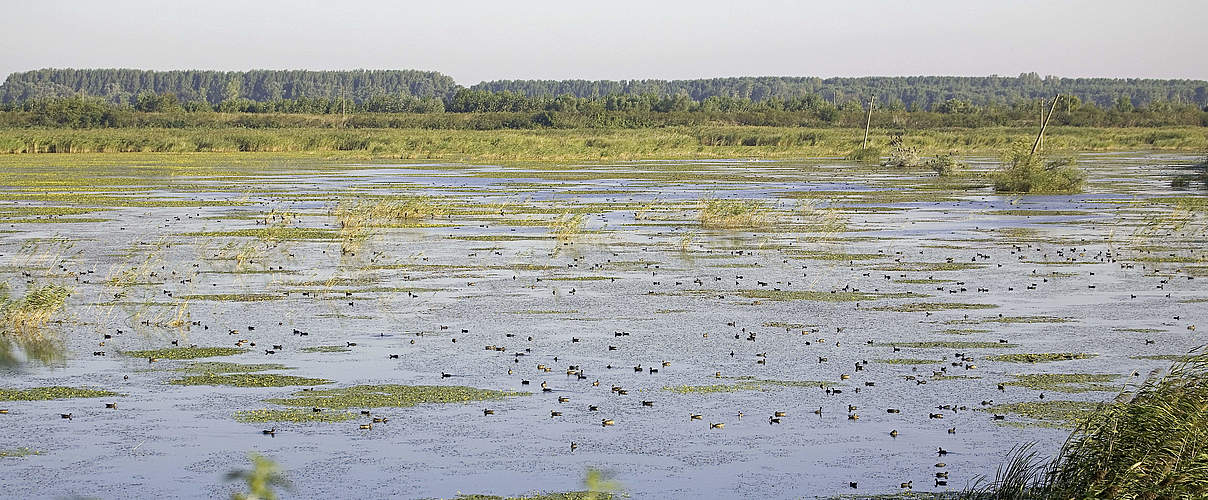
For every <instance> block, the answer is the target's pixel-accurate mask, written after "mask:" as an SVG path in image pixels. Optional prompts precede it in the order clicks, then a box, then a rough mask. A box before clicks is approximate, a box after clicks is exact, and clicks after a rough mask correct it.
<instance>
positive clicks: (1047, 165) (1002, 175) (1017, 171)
mask: <svg viewBox="0 0 1208 500" xmlns="http://www.w3.org/2000/svg"><path fill="white" fill-rule="evenodd" d="M1002 161H1003V167H1002V168H1001V169H999V171H998V172H996V173H995V174H994V190H995V191H1002V192H1010V193H1036V194H1068V193H1079V192H1082V185H1083V183H1085V182H1086V174H1085V173H1084V172H1082V170H1080V169H1079V168H1078V167H1077V166H1075V165H1074V158H1073V157H1061V158H1045V157H1043V156H1041V155H1039V154H1032V153H1031V151H1030V150H1029V146H1028V145H1027V144H1024V143H1018V144H1016V145H1015V146H1014V147H1012V148H1011V149H1010V150H1008V151H1007V152H1006V153H1005V154H1004V155H1003V158H1002Z"/></svg>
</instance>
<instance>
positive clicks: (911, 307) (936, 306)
mask: <svg viewBox="0 0 1208 500" xmlns="http://www.w3.org/2000/svg"><path fill="white" fill-rule="evenodd" d="M995 307H998V305H997V304H968V303H960V302H912V303H910V304H898V305H896V306H879V307H872V308H869V309H870V310H873V311H893V312H924V311H943V310H948V309H965V310H969V309H993V308H995Z"/></svg>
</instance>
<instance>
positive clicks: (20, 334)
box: [0, 283, 71, 365]
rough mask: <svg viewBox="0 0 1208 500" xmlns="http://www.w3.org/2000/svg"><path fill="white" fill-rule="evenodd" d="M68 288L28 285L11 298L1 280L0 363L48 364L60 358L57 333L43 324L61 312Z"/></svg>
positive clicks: (60, 352)
mask: <svg viewBox="0 0 1208 500" xmlns="http://www.w3.org/2000/svg"><path fill="white" fill-rule="evenodd" d="M69 295H71V290H69V289H67V288H65V287H61V286H58V285H43V286H36V287H32V288H30V289H29V290H28V291H26V293H25V295H24V296H22V297H19V298H14V297H12V296H11V294H10V292H9V287H8V284H7V283H0V365H10V364H15V363H16V362H17V360H18V359H19V358H18V354H19V353H20V354H23V355H24V358H25V359H35V360H38V361H40V362H42V363H50V362H52V361H56V360H59V359H61V358H62V357H63V349H62V347H61V345H60V343H59V340H58V338H57V336H55V335H52V333H51V332H48V331H47V329H46V326H47V325H48V324H50V323H51V321H52V320H53V319H54V318H55V316H56V315H58V314H59V313H60V312H62V311H63V308H64V306H65V304H66V303H67V297H68V296H69Z"/></svg>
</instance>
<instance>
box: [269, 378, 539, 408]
mask: <svg viewBox="0 0 1208 500" xmlns="http://www.w3.org/2000/svg"><path fill="white" fill-rule="evenodd" d="M527 395H529V393H527V392H511V391H493V390H487V389H475V388H473V387H465V386H433V385H393V384H388V385H357V386H352V387H344V388H339V389H318V390H313V391H302V392H295V393H294V394H293V395H292V396H291V397H289V398H279V399H269V400H267V402H269V403H273V404H278V405H282V406H301V407H319V408H331V409H336V410H346V409H349V408H381V407H393V408H405V407H408V406H415V405H419V404H428V403H465V402H470V401H489V400H498V399H503V398H507V397H512V396H527Z"/></svg>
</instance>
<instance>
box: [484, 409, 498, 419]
mask: <svg viewBox="0 0 1208 500" xmlns="http://www.w3.org/2000/svg"><path fill="white" fill-rule="evenodd" d="M494 414H495V410H492V409H490V408H484V409H483V410H482V416H484V417H485V416H487V415H494Z"/></svg>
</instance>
